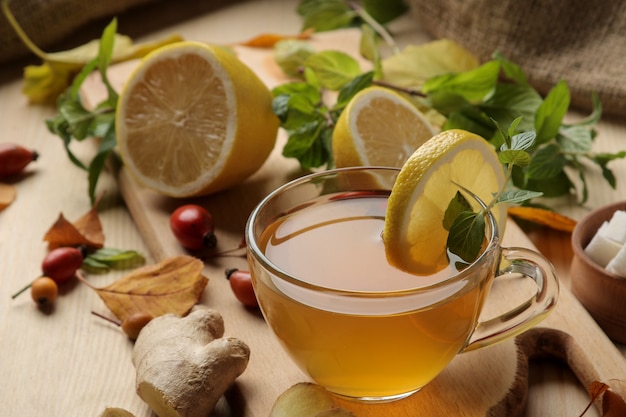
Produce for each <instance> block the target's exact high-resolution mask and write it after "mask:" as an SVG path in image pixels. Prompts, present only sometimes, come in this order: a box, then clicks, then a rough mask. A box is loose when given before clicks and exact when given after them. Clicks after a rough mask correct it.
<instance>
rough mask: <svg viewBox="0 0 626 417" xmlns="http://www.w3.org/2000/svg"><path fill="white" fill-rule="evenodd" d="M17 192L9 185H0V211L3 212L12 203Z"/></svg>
mask: <svg viewBox="0 0 626 417" xmlns="http://www.w3.org/2000/svg"><path fill="white" fill-rule="evenodd" d="M16 195H17V191H16V190H15V187H14V186H13V185H11V184H5V183H0V210H4V209H5V208H7V207H8V206H10V205H11V203H13V201H14V200H15V196H16Z"/></svg>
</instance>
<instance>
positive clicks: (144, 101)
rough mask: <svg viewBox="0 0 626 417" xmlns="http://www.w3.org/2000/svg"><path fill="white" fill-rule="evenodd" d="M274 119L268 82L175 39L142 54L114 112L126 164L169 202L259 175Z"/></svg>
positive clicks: (226, 54) (232, 60) (203, 47)
mask: <svg viewBox="0 0 626 417" xmlns="http://www.w3.org/2000/svg"><path fill="white" fill-rule="evenodd" d="M278 126H279V121H278V118H277V117H276V116H275V115H274V113H273V112H272V95H271V92H270V91H269V89H268V88H267V87H266V85H265V84H264V83H263V82H262V81H261V80H260V79H259V78H258V77H257V75H256V74H255V73H254V72H252V70H251V69H250V68H249V67H247V66H246V65H245V64H244V63H243V62H241V61H240V60H239V59H238V58H237V57H236V56H235V55H234V53H233V52H231V51H229V50H227V49H224V48H220V47H217V46H210V45H207V44H203V43H199V42H180V43H175V44H171V45H167V46H165V47H162V48H159V49H157V50H155V51H153V52H152V53H150V54H149V55H147V56H146V57H145V58H144V59H143V60H142V61H141V63H140V64H139V65H138V67H137V68H136V69H135V70H134V72H133V73H132V74H131V75H130V77H129V79H128V80H127V81H126V83H125V85H124V88H123V89H122V92H121V94H120V98H119V102H118V107H117V113H116V134H117V144H118V148H119V152H120V155H121V157H122V160H123V162H124V165H125V167H126V168H127V169H128V171H130V173H131V174H132V176H134V177H135V178H136V179H137V180H138V182H139V183H141V184H143V185H145V186H147V187H149V188H152V189H153V190H155V191H157V192H159V193H162V194H165V195H169V196H172V197H188V196H197V195H205V194H210V193H213V192H216V191H220V190H223V189H226V188H228V187H231V186H233V185H236V184H238V183H240V182H242V181H243V180H245V179H246V178H247V177H249V176H250V175H252V174H253V173H254V172H256V171H257V170H258V169H259V168H260V167H261V165H262V164H263V163H264V162H265V160H266V159H267V158H268V156H269V154H270V152H271V151H272V149H273V147H274V144H275V141H276V135H277V132H278Z"/></svg>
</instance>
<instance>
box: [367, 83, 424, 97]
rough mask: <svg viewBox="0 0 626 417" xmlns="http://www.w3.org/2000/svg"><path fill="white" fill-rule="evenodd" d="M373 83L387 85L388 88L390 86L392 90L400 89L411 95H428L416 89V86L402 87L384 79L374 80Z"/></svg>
mask: <svg viewBox="0 0 626 417" xmlns="http://www.w3.org/2000/svg"><path fill="white" fill-rule="evenodd" d="M372 84H375V85H379V86H381V87H386V88H389V89H392V90H396V91H400V92H402V93H406V94H408V95H410V96H418V97H427V95H426V94H424V93H422V92H421V91H419V90H416V89H414V88H408V87H400V86H398V85H395V84H391V83H388V82H386V81H383V80H372Z"/></svg>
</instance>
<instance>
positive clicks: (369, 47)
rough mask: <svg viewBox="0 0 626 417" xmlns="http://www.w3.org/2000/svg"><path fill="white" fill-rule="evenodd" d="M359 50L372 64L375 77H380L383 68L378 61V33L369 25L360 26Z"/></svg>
mask: <svg viewBox="0 0 626 417" xmlns="http://www.w3.org/2000/svg"><path fill="white" fill-rule="evenodd" d="M359 52H360V53H361V55H362V56H363V57H364V58H365V59H367V60H369V61H370V62H372V63H373V64H374V73H375V74H376V77H377V78H381V77H382V72H383V69H382V64H381V61H380V49H379V48H378V34H377V33H376V31H375V30H374V29H372V27H371V26H370V25H365V24H364V25H362V26H361V42H360V44H359Z"/></svg>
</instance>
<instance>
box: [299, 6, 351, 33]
mask: <svg viewBox="0 0 626 417" xmlns="http://www.w3.org/2000/svg"><path fill="white" fill-rule="evenodd" d="M296 12H297V13H298V14H299V15H300V16H302V19H303V23H302V29H315V31H316V32H324V31H328V30H334V29H340V28H345V27H348V26H350V25H351V23H352V22H353V21H354V19H355V18H356V16H357V14H356V13H355V12H354V11H353V10H352V9H351V8H350V7H349V6H348V4H347V3H346V2H345V1H343V0H302V1H301V2H300V4H299V5H298V7H297V8H296Z"/></svg>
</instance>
